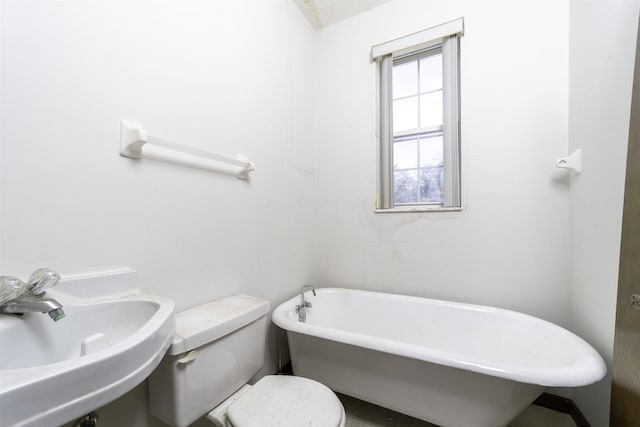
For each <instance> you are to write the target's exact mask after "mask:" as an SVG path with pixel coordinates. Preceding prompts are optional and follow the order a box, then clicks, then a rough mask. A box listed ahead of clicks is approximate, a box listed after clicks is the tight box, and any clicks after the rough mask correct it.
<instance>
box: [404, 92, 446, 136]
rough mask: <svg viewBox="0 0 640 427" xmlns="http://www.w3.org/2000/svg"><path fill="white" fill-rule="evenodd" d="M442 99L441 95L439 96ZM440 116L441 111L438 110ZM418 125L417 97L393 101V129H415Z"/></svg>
mask: <svg viewBox="0 0 640 427" xmlns="http://www.w3.org/2000/svg"><path fill="white" fill-rule="evenodd" d="M441 99H442V97H441ZM440 116H442V111H440ZM417 127H418V97H417V96H414V97H412V98H407V99H402V100H400V101H393V131H394V132H400V131H403V130H409V129H416V128H417Z"/></svg>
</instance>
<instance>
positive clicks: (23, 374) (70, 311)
mask: <svg viewBox="0 0 640 427" xmlns="http://www.w3.org/2000/svg"><path fill="white" fill-rule="evenodd" d="M136 277H137V273H135V272H134V271H132V270H120V271H116V272H109V273H105V274H98V275H88V276H78V277H74V278H70V279H67V280H64V279H63V281H61V282H60V284H59V285H58V286H57V287H56V288H54V289H51V290H49V291H48V292H47V296H50V297H53V298H55V299H56V300H57V301H58V302H60V303H62V305H63V309H64V311H65V313H66V316H65V317H64V318H63V319H61V320H59V321H57V322H54V321H52V320H51V319H50V318H49V317H48V316H47V315H46V314H42V313H26V314H24V315H22V316H16V315H7V314H0V425H2V426H14V425H15V426H42V425H61V424H64V423H67V422H69V421H72V420H74V419H76V418H79V417H81V416H83V415H84V414H86V413H88V412H90V411H92V410H94V409H97V408H98V407H100V406H103V405H104V404H106V403H108V402H110V401H112V400H114V399H116V398H117V397H119V396H121V395H123V394H124V393H126V392H127V391H129V390H130V389H132V388H133V387H135V386H137V385H138V384H140V383H141V382H142V381H143V380H144V379H145V378H146V377H147V376H148V375H149V374H150V373H151V372H152V371H153V370H154V369H155V367H156V366H157V365H158V363H159V362H160V360H161V359H162V357H163V356H164V353H165V352H166V351H167V349H168V347H169V345H170V343H171V340H172V339H173V334H174V331H175V320H174V315H173V312H174V303H173V301H171V300H169V299H166V298H161V297H157V296H153V295H146V294H142V293H141V292H140V291H139V290H138V289H136V288H135V280H136Z"/></svg>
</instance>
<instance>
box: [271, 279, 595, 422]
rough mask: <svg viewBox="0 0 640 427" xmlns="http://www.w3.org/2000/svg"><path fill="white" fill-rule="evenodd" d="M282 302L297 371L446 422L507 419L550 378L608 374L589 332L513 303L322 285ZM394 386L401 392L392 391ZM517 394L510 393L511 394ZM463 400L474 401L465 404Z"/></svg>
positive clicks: (552, 381)
mask: <svg viewBox="0 0 640 427" xmlns="http://www.w3.org/2000/svg"><path fill="white" fill-rule="evenodd" d="M316 292H317V296H315V297H314V296H312V295H307V299H308V300H309V301H310V302H311V303H312V304H313V307H312V308H310V309H308V310H307V321H306V323H301V322H299V321H298V316H297V314H296V313H295V305H296V304H299V296H296V297H293V298H291V299H290V300H289V301H286V302H284V303H283V304H281V305H280V306H279V307H277V308H276V309H275V310H274V312H273V317H272V319H273V322H274V323H275V324H277V325H278V326H280V327H281V328H284V329H286V330H287V331H288V332H287V336H288V339H289V347H290V352H291V361H292V364H293V370H294V373H295V374H296V375H301V376H305V377H309V378H313V379H315V380H317V381H320V382H322V383H323V384H325V385H327V386H329V387H330V388H331V389H333V390H336V391H338V392H342V393H344V394H348V395H351V396H354V397H357V398H359V399H362V400H365V401H368V402H372V403H375V404H378V405H380V406H384V407H387V408H390V409H394V410H396V411H398V412H402V413H405V414H409V415H411V416H414V417H417V418H420V419H423V420H425V421H429V422H433V423H435V424H438V425H460V426H463V425H473V426H475V427H481V426H491V427H496V426H501V425H506V424H507V423H508V422H509V421H510V420H511V419H513V418H514V417H515V416H516V415H517V414H518V413H520V412H521V411H522V410H523V409H524V408H525V407H526V406H528V405H529V404H530V403H531V402H532V401H533V400H534V399H535V398H536V397H537V396H538V395H539V394H540V393H542V391H543V390H544V387H546V386H567V387H573V386H580V385H587V384H590V383H593V382H595V381H598V380H600V379H601V378H602V377H603V375H604V374H605V365H604V362H603V361H602V358H601V357H600V355H599V354H598V353H597V352H596V351H595V350H594V349H593V348H592V347H591V346H590V345H589V344H587V343H586V342H585V341H583V340H582V339H580V338H579V337H577V336H576V335H574V334H572V333H570V332H569V331H567V330H565V329H562V328H560V327H558V326H556V325H553V324H551V323H549V322H546V321H543V320H540V319H537V318H534V317H531V316H527V315H524V314H521V313H516V312H513V311H508V310H502V309H497V308H493V307H483V306H477V305H470V304H461V303H454V302H449V301H439V300H431V299H426V298H417V297H408V296H401V295H392V294H383V293H376V292H367V291H358V290H350V289H317V290H316ZM390 390H393V392H390ZM505 396H508V398H505ZM460 408H465V409H464V411H462V410H460Z"/></svg>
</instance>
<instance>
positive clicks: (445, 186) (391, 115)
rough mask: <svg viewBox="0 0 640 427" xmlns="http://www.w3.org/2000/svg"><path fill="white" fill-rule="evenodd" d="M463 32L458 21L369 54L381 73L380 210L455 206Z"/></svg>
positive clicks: (458, 197) (378, 205) (378, 200)
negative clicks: (460, 58)
mask: <svg viewBox="0 0 640 427" xmlns="http://www.w3.org/2000/svg"><path fill="white" fill-rule="evenodd" d="M461 32H462V18H461V19H459V20H456V21H452V22H450V23H447V24H443V25H441V26H438V27H434V28H430V29H428V30H424V31H421V32H420V33H415V34H412V35H410V36H406V37H403V38H400V39H396V40H393V41H391V42H388V43H384V44H382V45H377V46H374V47H373V50H372V53H373V55H372V56H373V57H374V59H375V60H376V61H377V64H378V67H379V97H378V99H379V102H380V106H379V127H380V128H379V156H378V159H379V163H380V164H379V174H378V175H379V177H378V195H377V196H378V197H377V202H376V204H377V206H376V208H377V209H378V211H406V210H410V211H411V210H442V209H456V208H459V207H460V205H461V197H460V155H459V153H460V120H459V117H460V112H459V110H460V108H459V104H460V103H459V89H458V88H459V55H458V51H459V49H458V46H459V37H458V36H459V34H461ZM443 33H446V34H443ZM434 36H437V37H435V38H434Z"/></svg>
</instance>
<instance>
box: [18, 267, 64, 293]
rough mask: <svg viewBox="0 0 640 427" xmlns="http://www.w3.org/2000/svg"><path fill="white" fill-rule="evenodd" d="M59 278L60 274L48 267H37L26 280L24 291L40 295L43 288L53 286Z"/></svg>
mask: <svg viewBox="0 0 640 427" xmlns="http://www.w3.org/2000/svg"><path fill="white" fill-rule="evenodd" d="M59 280H60V275H59V274H58V273H56V272H55V271H53V270H51V269H50V268H39V269H37V270H36V271H34V272H33V273H31V277H29V280H28V281H27V289H26V292H28V293H30V294H32V295H35V296H41V295H44V293H45V291H44V290H45V289H47V288H50V287H52V286H55V285H56V283H58V281H59Z"/></svg>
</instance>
